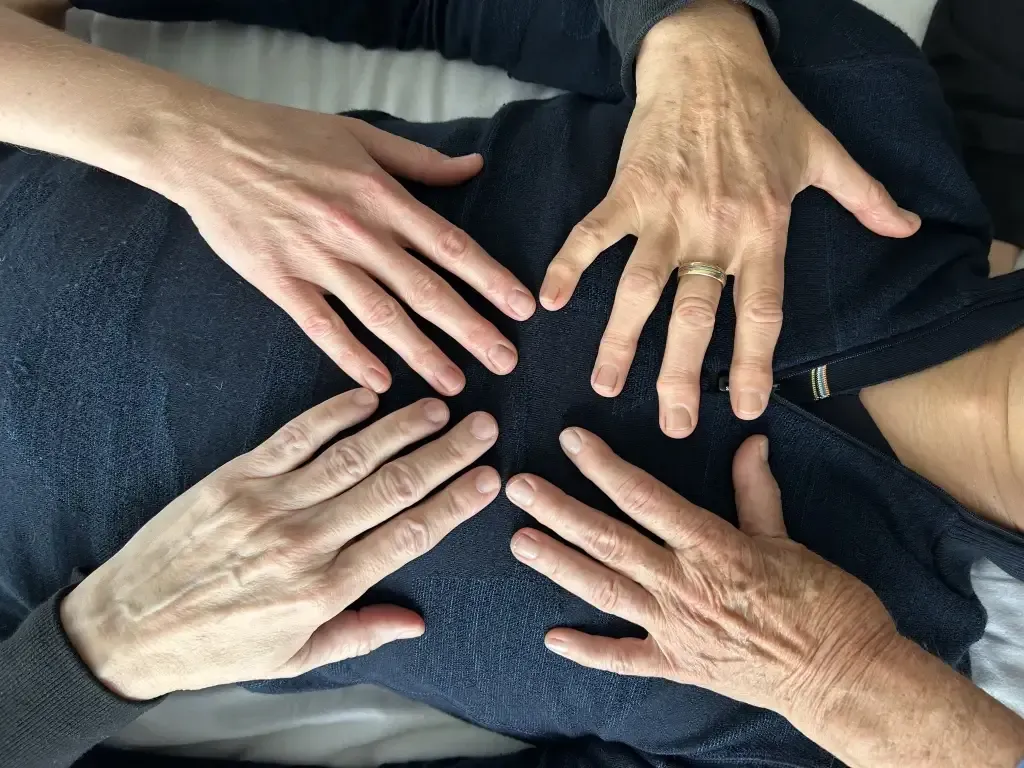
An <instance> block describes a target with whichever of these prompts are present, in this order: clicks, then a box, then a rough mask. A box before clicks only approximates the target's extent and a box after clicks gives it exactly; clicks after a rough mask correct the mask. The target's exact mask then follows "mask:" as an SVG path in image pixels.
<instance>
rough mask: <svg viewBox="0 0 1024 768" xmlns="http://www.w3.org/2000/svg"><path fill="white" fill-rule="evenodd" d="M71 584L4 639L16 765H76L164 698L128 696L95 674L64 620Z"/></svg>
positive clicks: (0, 721)
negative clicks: (130, 698) (139, 699)
mask: <svg viewBox="0 0 1024 768" xmlns="http://www.w3.org/2000/svg"><path fill="white" fill-rule="evenodd" d="M72 588H73V587H68V588H65V589H63V590H61V591H60V592H58V593H57V594H56V595H54V596H53V597H51V598H50V599H49V600H48V601H46V602H45V603H44V604H43V605H41V606H39V607H38V608H37V609H36V610H35V611H33V612H32V613H31V614H29V616H28V618H26V619H25V621H24V622H22V624H21V625H20V626H19V627H18V629H17V630H16V631H15V633H14V635H13V636H11V637H10V638H9V639H8V640H5V641H3V642H2V643H0V735H2V736H3V741H4V744H5V747H4V759H5V760H8V759H9V760H12V761H13V762H11V763H10V764H11V765H39V764H41V763H45V764H51V763H52V764H55V765H69V764H71V763H73V762H74V761H75V760H76V759H77V758H78V757H79V756H81V755H82V754H84V753H85V752H86V751H88V750H89V749H91V748H92V747H93V746H95V745H96V744H98V743H100V742H101V741H103V740H104V739H106V738H108V737H110V736H113V735H114V734H115V733H117V732H118V731H119V730H121V728H123V727H124V726H126V725H128V724H129V723H131V722H132V721H133V720H135V719H137V718H138V717H139V716H140V715H142V714H143V713H144V712H145V711H146V710H148V709H150V708H151V707H153V706H155V705H156V703H157V702H156V701H153V702H144V703H140V702H132V701H126V700H125V699H122V698H120V697H119V696H117V695H115V694H114V693H112V692H111V691H109V690H107V688H105V687H104V686H103V685H102V684H101V683H100V682H99V681H98V680H97V679H96V678H95V677H93V675H92V673H91V672H90V671H89V669H88V668H87V667H86V666H85V664H84V663H83V662H82V660H81V659H80V658H79V656H78V654H77V653H76V652H75V649H74V648H73V647H72V646H71V644H70V642H68V639H67V636H66V635H65V634H64V629H63V627H62V626H61V622H60V603H61V600H63V598H64V596H65V595H66V594H67V593H68V592H69V591H70V590H71V589H72Z"/></svg>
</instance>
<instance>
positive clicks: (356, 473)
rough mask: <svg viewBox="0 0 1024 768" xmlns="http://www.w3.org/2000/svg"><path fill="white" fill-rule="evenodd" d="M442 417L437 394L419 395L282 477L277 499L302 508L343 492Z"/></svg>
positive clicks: (427, 431)
mask: <svg viewBox="0 0 1024 768" xmlns="http://www.w3.org/2000/svg"><path fill="white" fill-rule="evenodd" d="M446 423H448V407H447V406H446V405H445V404H444V403H442V402H441V401H440V400H434V399H427V400H420V401H419V402H418V403H414V404H412V405H410V406H408V407H406V408H402V409H401V410H398V411H395V412H394V413H390V414H388V415H387V416H385V417H384V418H382V419H380V420H379V421H377V422H375V423H374V424H371V425H370V426H368V427H366V428H365V429H363V430H361V431H360V432H357V433H356V434H354V435H352V436H351V437H347V438H345V439H344V440H340V441H339V442H337V443H335V444H334V445H332V446H331V447H330V448H328V449H327V450H326V451H324V452H323V453H322V454H321V455H320V456H319V457H317V458H316V459H315V460H314V461H312V462H310V463H309V464H307V465H306V466H304V467H302V468H300V469H297V470H296V471H294V472H292V473H291V474H289V475H286V476H285V477H283V478H281V479H282V483H281V487H280V488H279V490H278V491H277V494H278V496H279V498H280V501H279V503H281V504H282V505H284V506H287V507H289V508H291V509H304V508H306V507H311V506H313V505H314V504H319V503H320V502H321V501H326V500H327V499H330V498H333V497H334V496H337V495H338V494H339V493H344V492H345V491H347V490H348V489H349V488H351V487H352V486H354V485H355V484H356V483H358V482H359V481H361V480H362V479H363V478H365V477H366V476H367V475H369V474H370V473H371V472H374V471H375V470H376V469H377V467H379V466H380V465H381V464H383V463H384V462H385V461H387V460H388V459H390V458H391V457H392V456H394V455H395V454H397V453H399V452H400V451H402V450H403V449H405V448H407V447H409V446H410V445H412V444H413V443H415V442H418V441H419V440H422V439H423V438H424V437H427V436H428V435H431V434H433V433H434V432H437V430H439V429H441V427H443V426H444V425H445V424H446Z"/></svg>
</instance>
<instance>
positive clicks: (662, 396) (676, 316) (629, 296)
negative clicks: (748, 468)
mask: <svg viewBox="0 0 1024 768" xmlns="http://www.w3.org/2000/svg"><path fill="white" fill-rule="evenodd" d="M636 79H637V103H636V107H635V109H634V111H633V116H632V118H631V120H630V123H629V127H628V129H627V131H626V136H625V140H624V141H623V146H622V151H621V154H620V157H619V164H618V170H617V172H616V175H615V179H614V181H613V182H612V185H611V189H610V191H609V192H608V195H607V197H605V199H604V200H603V201H602V202H601V203H600V204H599V205H598V206H597V207H596V208H595V209H594V210H593V211H592V212H591V213H590V214H589V215H588V216H587V217H586V218H584V219H583V221H581V222H580V223H579V224H578V225H577V226H576V228H575V229H574V230H573V232H572V234H571V235H570V236H569V238H568V240H567V241H566V243H565V245H564V246H563V247H562V249H561V251H560V252H559V253H558V255H557V256H556V257H555V259H554V260H553V261H552V263H551V265H550V266H549V268H548V272H547V276H546V277H545V280H544V284H543V285H542V287H541V291H540V302H541V304H542V305H543V306H544V307H545V308H546V309H548V310H559V309H561V308H562V307H564V306H565V305H566V303H567V302H568V301H569V299H570V298H571V296H572V294H573V291H574V290H575V289H576V284H577V283H578V281H579V279H580V276H581V275H582V273H583V272H584V270H586V268H587V267H588V266H590V264H591V263H593V261H594V260H595V259H596V258H597V257H598V255H599V254H600V253H601V252H602V251H604V250H606V249H607V248H609V247H611V246H612V245H614V244H615V243H616V242H618V241H619V240H621V239H622V238H623V237H626V236H627V235H636V236H637V237H638V242H637V245H636V248H635V249H634V251H633V254H632V256H631V257H630V259H629V262H628V264H627V265H626V268H625V270H624V271H623V273H622V278H621V280H620V282H619V287H618V292H617V294H616V297H615V303H614V306H613V308H612V312H611V317H610V319H609V321H608V325H607V327H606V330H605V333H604V336H603V338H602V340H601V346H600V350H599V351H598V354H597V360H596V362H595V365H594V369H593V375H592V380H591V382H592V385H593V387H594V389H595V390H596V391H597V392H598V393H599V394H601V395H605V396H607V397H615V396H617V395H618V394H619V393H620V392H621V391H622V388H623V386H624V384H625V382H626V375H627V373H628V372H629V368H630V366H631V365H632V362H633V355H634V353H635V350H636V344H637V339H638V338H639V336H640V332H641V330H642V329H643V327H644V324H645V323H646V321H647V318H648V316H649V315H650V314H651V312H652V311H653V310H654V308H655V306H656V305H657V303H658V300H659V298H660V297H661V294H662V291H663V290H664V288H665V286H666V284H667V283H668V280H669V277H670V276H671V274H672V272H673V271H674V270H676V269H678V270H679V286H678V290H677V291H676V296H675V304H674V307H673V311H672V319H671V321H670V325H669V330H668V347H667V349H666V351H665V356H664V360H663V363H662V369H661V374H660V376H659V378H658V394H659V400H660V421H661V427H662V430H663V431H664V432H665V434H667V435H669V436H670V437H686V436H687V435H689V434H690V433H691V432H692V431H693V429H694V428H695V427H696V424H697V414H698V407H699V405H700V375H701V368H702V363H703V359H704V355H705V352H706V351H707V347H708V344H709V342H710V340H711V334H712V331H713V330H714V325H715V315H716V312H717V309H718V302H719V298H720V296H721V293H722V287H723V285H724V282H725V279H726V274H729V275H733V276H734V277H735V281H736V283H735V286H734V291H733V296H734V300H735V305H736V317H737V321H736V338H735V345H734V352H733V360H732V365H731V367H730V374H729V378H730V395H731V398H732V408H733V410H734V411H735V413H736V414H737V415H738V416H739V417H740V418H743V419H753V418H757V417H758V416H760V415H761V413H762V412H763V411H764V409H765V407H766V406H767V403H768V396H769V394H770V393H771V388H772V356H773V354H774V351H775V345H776V342H777V341H778V337H779V332H780V330H781V328H782V288H783V274H784V267H783V261H784V256H785V252H786V235H787V232H788V228H789V212H790V205H791V203H792V201H793V198H794V197H796V196H797V194H799V193H800V192H801V191H803V190H804V189H806V188H807V187H810V186H815V187H819V188H820V189H823V190H825V191H826V192H828V193H829V194H831V195H832V196H833V197H834V198H835V199H836V200H837V201H838V202H839V203H840V204H842V205H843V206H844V207H845V208H847V209H848V210H849V211H851V212H852V213H853V214H854V215H855V216H856V217H857V218H858V219H859V220H860V221H861V223H863V224H864V225H865V226H866V227H868V228H869V229H871V230H872V231H874V232H876V233H878V234H879V235H883V236H887V237H901V238H902V237H909V236H910V235H913V234H914V233H915V232H916V231H917V230H918V228H919V227H920V223H921V222H920V219H919V218H918V217H917V216H916V215H914V214H913V213H910V212H908V211H904V210H903V209H901V208H900V207H899V206H898V205H897V204H896V203H895V202H894V201H893V199H892V198H891V197H890V196H889V194H888V192H886V190H885V188H884V187H883V186H882V185H881V184H880V183H879V182H878V181H876V180H875V179H873V178H872V177H871V176H869V175H868V174H867V173H866V172H865V171H864V170H863V169H862V168H861V167H860V166H859V165H858V164H857V163H856V162H855V161H854V160H853V158H851V157H850V155H849V154H848V153H847V152H846V150H844V149H843V147H842V146H841V145H840V143H839V142H838V141H837V140H836V138H835V137H834V136H833V135H832V134H831V133H830V132H829V131H828V130H827V129H826V128H825V127H824V126H822V125H821V124H820V123H819V122H818V121H817V120H815V119H814V117H813V116H812V115H811V114H810V112H808V111H807V110H806V109H805V108H804V106H803V105H802V104H800V102H799V101H798V100H797V98H796V97H795V96H794V95H793V94H792V93H791V92H790V90H789V89H788V88H787V86H786V84H785V83H784V82H783V81H782V78H781V77H780V76H779V74H778V72H776V70H775V68H774V66H773V64H772V61H771V59H770V57H769V55H768V51H767V49H766V47H765V44H764V41H763V39H762V37H761V33H760V31H759V29H758V27H757V24H756V23H755V19H754V17H753V15H752V13H751V11H750V10H749V9H748V8H747V7H745V6H743V5H742V4H740V3H735V2H732V0H694V2H692V3H689V4H688V5H687V6H686V7H685V8H683V9H682V10H680V11H678V12H677V13H676V14H674V15H673V16H670V17H668V18H666V19H665V20H663V21H661V22H659V23H658V24H657V25H655V27H654V28H653V29H652V30H651V31H650V32H649V33H648V34H647V36H646V37H645V39H644V41H643V44H642V46H641V48H640V53H639V56H638V58H637V66H636Z"/></svg>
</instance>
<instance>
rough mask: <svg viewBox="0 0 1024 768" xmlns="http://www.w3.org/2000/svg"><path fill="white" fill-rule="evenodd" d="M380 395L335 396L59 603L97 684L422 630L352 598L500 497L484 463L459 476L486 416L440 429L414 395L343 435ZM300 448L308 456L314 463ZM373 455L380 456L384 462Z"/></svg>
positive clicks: (241, 673) (435, 414)
mask: <svg viewBox="0 0 1024 768" xmlns="http://www.w3.org/2000/svg"><path fill="white" fill-rule="evenodd" d="M376 406H377V398H376V396H375V395H374V394H373V393H372V392H370V391H368V390H354V391H352V392H348V393H346V394H343V395H340V396H338V397H335V398H333V399H331V400H329V401H327V402H325V403H323V404H322V405H319V406H317V407H316V408H313V409H312V410H310V411H308V412H307V413H305V414H303V415H302V416H300V417H298V418H297V419H295V420H294V421H292V422H291V423H289V424H288V425H287V426H285V427H284V428H283V429H281V430H280V431H279V432H278V433H277V434H275V435H274V436H273V437H271V438H270V439H269V440H267V442H265V443H263V444H262V445H260V446H259V447H258V448H256V449H255V450H254V451H252V452H251V453H249V454H246V455H244V456H241V457H240V458H238V459H235V460H234V461H232V462H230V463H228V464H226V465H225V466H223V467H221V468H220V469H218V470H217V471H216V472H214V473H213V474H212V475H210V476H209V477H207V478H206V479H204V480H203V481H201V482H200V483H198V484H197V485H195V486H194V487H193V488H192V489H190V490H189V491H187V492H186V493H185V494H184V495H182V496H181V497H179V498H178V499H176V500H175V501H174V502H172V503H171V504H170V505H169V506H168V507H167V508H166V509H164V510H163V511H162V512H160V514H158V515H157V516H156V517H154V518H153V519H152V520H151V521H150V522H149V523H148V524H147V525H146V526H144V527H143V528H142V529H141V530H140V531H139V532H138V533H137V534H136V535H135V536H134V538H132V539H131V541H129V542H128V544H127V545H126V546H125V547H124V549H122V550H121V551H120V552H118V553H117V555H115V556H114V557H113V558H112V559H111V560H109V561H108V562H107V563H105V564H104V565H102V566H101V567H100V568H99V569H97V570H96V571H95V572H93V573H92V574H91V575H90V576H89V577H88V578H86V579H85V581H83V582H82V583H81V584H80V585H78V586H77V587H76V588H75V589H74V590H73V591H72V592H71V593H70V594H69V595H68V596H67V597H66V598H65V599H64V601H63V603H62V604H61V618H62V622H63V625H64V628H65V631H66V632H67V635H68V637H69V639H70V640H71V643H72V644H73V645H74V647H75V648H76V650H77V651H78V653H79V655H80V656H81V657H82V659H83V660H84V661H85V663H86V664H87V665H88V666H89V668H90V669H91V670H92V671H93V673H94V674H95V675H96V676H97V678H98V679H100V680H101V681H102V682H103V683H104V684H105V685H106V686H107V687H108V688H110V689H111V690H113V691H114V692H115V693H118V694H120V695H121V696H123V697H125V698H130V699H139V700H146V699H152V698H155V697H158V696H160V695H163V694H165V693H168V692H171V691H176V690H197V689H202V688H208V687H211V686H214V685H220V684H225V683H234V682H239V681H244V680H254V679H260V678H279V677H293V676H295V675H300V674H303V673H305V672H308V671H309V670H311V669H314V668H315V667H319V666H322V665H324V664H328V663H331V662H336V661H340V660H343V659H347V658H351V657H353V656H358V655H361V654H366V653H369V652H370V651H372V650H374V649H375V648H377V647H379V646H380V645H382V644H384V643H389V642H392V641H394V640H399V639H402V638H412V637H417V636H419V635H421V634H422V633H423V631H424V624H423V619H422V618H420V617H419V616H417V615H416V614H415V613H413V612H412V611H409V610H407V609H405V608H399V607H396V606H389V605H374V606H369V607H366V608H361V609H359V610H352V609H350V608H349V606H350V605H351V604H352V603H353V602H354V601H355V600H356V599H358V598H359V597H360V596H361V595H362V594H363V593H364V592H366V590H367V589H369V588H370V587H372V586H373V585H374V584H376V583H377V582H378V581H380V580H381V579H382V578H384V577H385V576H387V575H388V574H390V573H392V572H394V571H395V570H397V569H398V568H401V567H402V566H403V565H405V564H406V563H408V562H410V561H411V560H413V559H415V558H417V557H419V556H420V555H423V554H424V553H426V552H427V551H428V550H430V549H431V548H432V547H433V546H434V545H435V544H437V543H438V541H440V540H441V539H442V538H443V537H444V536H445V535H446V534H448V533H449V532H450V531H451V530H452V529H453V528H455V527H456V526H457V525H459V524H460V523H462V522H464V521H465V520H467V519H469V518H470V517H471V516H473V515H474V514H475V513H477V512H478V511H480V510H481V509H483V508H484V507H485V506H486V505H487V504H489V503H490V502H491V501H492V500H493V499H494V497H495V496H496V495H497V492H498V488H499V486H500V481H499V478H498V474H497V472H495V470H494V469H491V468H490V467H483V468H479V469H475V470H473V471H471V472H467V473H465V474H463V475H462V476H461V477H459V478H458V479H457V480H455V481H454V482H453V483H451V484H450V485H449V486H447V488H445V489H444V490H443V491H441V492H440V493H438V494H436V495H434V496H432V497H431V498H429V499H427V500H426V501H422V500H423V499H424V497H426V496H427V494H429V493H430V492H431V491H432V490H433V489H435V488H437V487H438V486H439V485H441V484H442V483H444V482H445V481H447V480H448V479H449V478H451V477H452V476H454V475H456V474H457V473H459V472H461V471H462V470H463V469H465V468H466V467H467V466H469V465H470V464H472V463H473V462H474V461H476V460H477V459H478V458H479V457H480V456H481V455H483V453H484V452H485V451H487V450H488V449H489V448H490V447H491V446H492V445H493V444H494V442H495V440H496V438H497V434H498V427H497V424H496V423H495V421H494V419H493V418H492V417H491V416H489V415H487V414H484V413H477V414H473V415H471V416H469V417H468V418H466V419H465V420H464V421H463V422H461V423H460V424H458V425H457V426H456V427H454V428H453V429H451V430H450V431H449V432H448V433H447V434H445V435H444V436H442V437H440V438H438V439H436V440H434V441H433V442H431V443H428V444H426V445H424V446H423V447H421V448H418V449H417V450H415V451H413V452H412V453H409V454H408V455H406V456H404V457H402V458H399V459H394V460H392V461H391V462H390V463H387V464H385V463H384V462H386V461H387V460H388V459H389V458H390V457H392V456H394V455H395V454H398V453H400V452H401V451H403V450H404V449H406V448H408V447H409V446H410V445H412V444H413V443H416V442H418V441H420V440H423V439H424V438H426V437H428V436H429V435H431V434H433V433H435V432H437V431H438V430H439V429H441V428H442V427H443V426H444V425H445V424H446V423H447V421H448V409H447V408H446V407H445V405H444V404H443V403H441V402H439V401H437V400H423V401H421V402H419V403H416V404H415V405H412V406H409V407H408V408H405V409H403V410H400V411H397V412H395V413H393V414H391V415H388V416H386V417H384V418H382V419H380V420H379V421H377V422H376V423H374V424H373V425H372V426H369V427H367V428H365V429H363V430H362V431H361V432H359V433H357V434H355V435H353V436H352V437H348V438H346V439H344V440H341V441H339V442H337V443H335V444H334V445H332V446H331V447H330V448H328V449H327V450H325V451H324V452H323V453H321V454H320V455H319V456H317V457H316V458H313V457H314V455H315V454H316V453H317V451H318V450H319V449H320V448H321V447H323V446H324V445H325V444H326V443H328V442H329V441H330V440H331V439H332V438H333V437H334V436H335V435H336V434H337V433H338V432H340V431H341V430H344V429H347V428H349V427H352V426H354V425H355V424H357V423H359V422H361V421H363V420H364V419H366V418H367V417H368V416H369V415H370V414H371V413H373V411H374V410H375V409H376ZM311 459H312V460H311ZM382 465H383V466H382Z"/></svg>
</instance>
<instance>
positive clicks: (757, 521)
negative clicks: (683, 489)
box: [732, 436, 787, 539]
mask: <svg viewBox="0 0 1024 768" xmlns="http://www.w3.org/2000/svg"><path fill="white" fill-rule="evenodd" d="M732 484H733V486H734V487H735V489H736V513H737V515H738V516H739V524H740V530H741V531H743V532H744V533H745V534H747V535H748V536H754V537H758V536H763V537H767V538H771V539H785V538H787V536H786V524H785V522H783V519H782V494H781V493H780V492H779V486H778V483H776V482H775V478H774V477H773V476H772V470H771V467H769V466H768V438H767V437H764V436H757V437H751V438H748V439H747V440H746V442H744V443H743V445H741V446H740V449H739V450H738V451H737V452H736V458H734V459H733V462H732Z"/></svg>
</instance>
